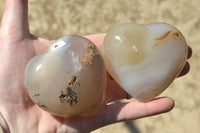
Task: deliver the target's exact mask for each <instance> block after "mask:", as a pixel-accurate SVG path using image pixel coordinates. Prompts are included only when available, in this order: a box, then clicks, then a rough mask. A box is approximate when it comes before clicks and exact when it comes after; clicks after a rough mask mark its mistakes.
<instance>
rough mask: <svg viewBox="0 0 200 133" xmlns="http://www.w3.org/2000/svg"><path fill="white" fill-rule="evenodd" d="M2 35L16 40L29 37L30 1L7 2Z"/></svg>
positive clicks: (15, 0) (9, 0) (6, 0)
mask: <svg viewBox="0 0 200 133" xmlns="http://www.w3.org/2000/svg"><path fill="white" fill-rule="evenodd" d="M1 35H5V36H6V37H9V38H12V39H16V40H20V39H23V38H24V37H26V36H27V35H29V26H28V0H5V8H4V13H3V17H2V23H1Z"/></svg>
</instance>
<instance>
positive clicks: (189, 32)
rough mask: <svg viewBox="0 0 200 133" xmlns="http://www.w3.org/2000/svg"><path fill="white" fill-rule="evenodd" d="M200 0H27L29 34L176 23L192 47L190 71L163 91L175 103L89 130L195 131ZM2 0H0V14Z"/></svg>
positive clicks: (199, 108) (199, 106) (199, 116)
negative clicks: (160, 111)
mask: <svg viewBox="0 0 200 133" xmlns="http://www.w3.org/2000/svg"><path fill="white" fill-rule="evenodd" d="M199 5H200V0H190V1H189V0H179V1H175V0H142V1H141V0H67V1H66V0H52V1H50V0H29V7H30V8H29V19H30V20H29V23H30V30H31V32H32V33H33V34H36V35H39V36H41V37H45V38H48V39H57V38H59V37H61V36H63V35H67V34H80V35H85V34H94V33H103V32H107V31H108V30H109V29H110V28H111V27H113V26H115V25H117V24H119V23H124V22H135V23H141V24H149V23H152V22H157V21H159V22H167V23H170V24H172V25H174V26H176V27H177V28H178V29H179V30H180V31H181V32H182V33H183V34H184V36H185V38H186V40H187V42H188V44H189V45H190V46H191V47H192V48H193V57H192V58H191V59H190V60H189V62H190V64H191V71H190V73H189V74H188V75H187V76H185V77H183V78H180V79H177V80H176V81H175V82H173V84H172V85H171V86H170V87H169V88H168V89H167V90H166V91H165V92H164V93H163V94H162V96H169V97H172V98H173V99H174V100H175V102H176V106H175V108H174V109H173V110H172V111H171V112H169V113H166V114H162V115H158V116H154V117H149V118H144V119H140V120H135V121H130V122H126V123H118V124H114V125H109V126H106V127H104V128H101V129H98V130H96V131H94V132H93V133H102V132H103V133H110V132H113V133H122V132H123V133H198V132H199V131H200V96H199V95H200V76H199V71H200V8H199ZM3 6H4V0H0V16H1V15H2V11H3Z"/></svg>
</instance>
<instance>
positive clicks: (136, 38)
mask: <svg viewBox="0 0 200 133" xmlns="http://www.w3.org/2000/svg"><path fill="white" fill-rule="evenodd" d="M102 52H103V58H104V60H105V64H106V67H107V69H108V71H109V73H110V74H111V75H112V76H113V78H114V79H115V80H116V81H117V82H118V84H119V85H120V86H121V87H122V88H123V89H124V90H125V91H127V92H128V93H129V94H130V95H132V96H133V97H134V98H136V99H138V100H139V101H143V102H145V101H148V100H151V99H153V98H155V97H156V96H158V95H159V94H160V93H161V92H163V91H164V90H165V89H166V88H167V87H168V86H169V85H170V83H171V82H172V81H173V80H174V79H175V78H176V77H177V75H178V74H179V73H180V71H181V70H182V68H183V66H184V64H185V61H186V58H187V45H186V41H185V39H184V37H183V35H182V34H181V33H180V31H179V30H177V29H176V28H175V27H173V26H171V25H169V24H166V23H153V24H149V25H139V24H134V23H127V24H121V25H119V26H116V27H114V28H113V29H112V30H111V31H109V32H108V34H107V35H106V37H105V40H104V44H103V49H102Z"/></svg>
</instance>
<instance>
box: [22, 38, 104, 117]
mask: <svg viewBox="0 0 200 133" xmlns="http://www.w3.org/2000/svg"><path fill="white" fill-rule="evenodd" d="M24 84H25V87H26V88H27V92H28V94H29V96H30V98H31V99H32V100H33V101H34V102H35V103H36V104H37V105H38V106H39V107H41V108H42V109H44V110H46V111H48V112H50V113H52V114H55V115H58V116H62V117H68V118H85V117H91V116H94V115H96V114H98V113H99V111H100V110H101V107H102V105H103V103H104V100H105V93H106V70H105V65H104V62H103V58H102V56H101V54H100V53H99V51H98V49H97V48H96V46H95V45H94V44H93V43H92V42H91V41H89V40H88V39H86V38H84V37H81V36H76V35H70V36H65V37H63V38H60V39H58V40H56V41H55V42H54V43H53V44H51V45H50V47H49V49H48V50H47V51H46V52H45V53H42V54H39V55H37V56H35V57H34V58H32V59H31V60H30V61H29V63H28V64H27V66H26V70H25V77H24Z"/></svg>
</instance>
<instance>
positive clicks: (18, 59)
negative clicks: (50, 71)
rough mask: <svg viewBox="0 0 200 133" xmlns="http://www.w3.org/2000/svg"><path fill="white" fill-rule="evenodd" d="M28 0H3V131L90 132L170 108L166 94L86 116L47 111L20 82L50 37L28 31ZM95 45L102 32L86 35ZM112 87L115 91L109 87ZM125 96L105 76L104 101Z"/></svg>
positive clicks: (0, 102) (0, 57)
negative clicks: (75, 116)
mask: <svg viewBox="0 0 200 133" xmlns="http://www.w3.org/2000/svg"><path fill="white" fill-rule="evenodd" d="M27 5H28V0H6V6H5V10H4V14H3V18H2V25H1V29H0V62H1V64H0V113H1V115H2V116H3V117H2V118H4V120H5V121H6V123H7V127H6V126H3V124H2V125H1V129H0V131H1V130H2V131H4V132H6V131H7V132H9V131H10V132H19V133H21V132H29V133H31V132H33V133H35V132H42V133H46V132H61V133H63V132H70V133H71V132H72V133H75V132H81V133H83V132H90V131H93V130H95V129H97V128H100V127H102V126H105V125H108V124H111V123H116V122H120V121H127V120H133V119H137V118H142V117H147V116H151V115H156V114H160V113H164V112H167V111H169V110H171V109H172V108H173V106H174V102H173V100H172V99H170V98H159V99H156V100H153V101H150V102H148V103H140V102H129V103H116V104H112V105H105V106H104V107H103V109H102V111H101V112H100V114H99V115H97V116H96V117H92V118H87V119H66V118H62V117H57V116H54V115H51V114H49V113H47V112H45V111H43V110H41V109H40V108H39V107H38V106H37V105H36V104H34V103H33V102H32V101H31V99H30V98H29V96H28V95H27V93H26V89H25V87H24V84H23V75H24V69H25V66H26V64H27V62H28V61H29V60H30V59H31V58H32V57H33V56H35V55H37V54H39V53H41V52H44V51H45V50H46V49H47V48H48V46H49V45H50V44H51V43H52V41H49V40H45V39H42V38H38V37H35V36H33V35H31V34H30V33H29V26H28V17H27V16H28V15H27V8H28V6H27ZM87 37H88V38H89V39H90V40H92V41H93V42H94V43H95V44H96V45H97V46H98V48H99V49H101V45H102V42H103V38H104V34H99V35H91V36H87ZM113 90H115V91H113ZM123 98H126V93H125V92H124V91H123V90H122V89H121V88H120V87H119V86H118V85H117V84H116V83H115V81H113V80H112V79H110V78H108V87H107V102H111V101H115V100H119V99H123Z"/></svg>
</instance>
